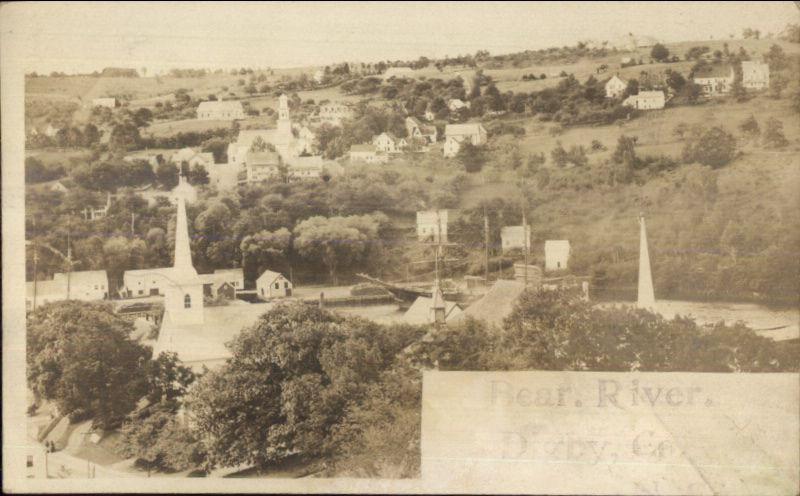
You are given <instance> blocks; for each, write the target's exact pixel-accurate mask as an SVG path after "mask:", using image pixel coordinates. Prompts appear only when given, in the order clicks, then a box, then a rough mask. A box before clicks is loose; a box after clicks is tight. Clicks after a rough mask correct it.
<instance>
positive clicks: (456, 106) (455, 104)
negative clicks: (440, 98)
mask: <svg viewBox="0 0 800 496" xmlns="http://www.w3.org/2000/svg"><path fill="white" fill-rule="evenodd" d="M447 108H448V109H450V112H458V111H459V110H461V109H464V108H469V102H466V103H465V102H463V101H462V100H460V99H458V98H451V99H450V100H448V102H447Z"/></svg>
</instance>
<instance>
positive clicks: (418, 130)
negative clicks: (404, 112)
mask: <svg viewBox="0 0 800 496" xmlns="http://www.w3.org/2000/svg"><path fill="white" fill-rule="evenodd" d="M405 124H406V131H407V132H408V137H409V138H411V139H413V138H420V139H424V140H425V141H427V142H428V143H436V139H437V137H438V136H437V132H436V126H429V125H427V124H423V123H422V122H420V120H419V119H417V118H416V117H412V116H409V117H406V122H405Z"/></svg>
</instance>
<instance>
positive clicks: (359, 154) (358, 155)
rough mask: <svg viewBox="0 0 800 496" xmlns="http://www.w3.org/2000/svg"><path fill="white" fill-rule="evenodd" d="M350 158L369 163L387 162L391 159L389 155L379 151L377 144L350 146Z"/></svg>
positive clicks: (354, 160)
mask: <svg viewBox="0 0 800 496" xmlns="http://www.w3.org/2000/svg"><path fill="white" fill-rule="evenodd" d="M350 160H351V161H353V162H356V161H359V162H366V163H368V164H385V163H386V162H387V161H388V160H389V156H388V155H386V154H385V153H383V152H379V151H378V149H377V148H376V147H375V145H370V144H364V145H353V146H351V147H350Z"/></svg>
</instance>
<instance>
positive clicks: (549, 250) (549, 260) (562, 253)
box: [544, 239, 571, 271]
mask: <svg viewBox="0 0 800 496" xmlns="http://www.w3.org/2000/svg"><path fill="white" fill-rule="evenodd" d="M570 252H571V247H570V245H569V240H566V239H548V240H547V241H545V242H544V269H545V270H546V271H553V270H564V269H566V268H567V267H568V264H569V256H570Z"/></svg>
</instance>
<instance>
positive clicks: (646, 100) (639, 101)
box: [622, 90, 666, 110]
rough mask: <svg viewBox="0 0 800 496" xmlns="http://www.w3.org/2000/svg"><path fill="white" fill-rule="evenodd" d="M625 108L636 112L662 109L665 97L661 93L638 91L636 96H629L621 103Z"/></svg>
mask: <svg viewBox="0 0 800 496" xmlns="http://www.w3.org/2000/svg"><path fill="white" fill-rule="evenodd" d="M622 104H623V105H625V106H626V107H632V108H635V109H637V110H654V109H663V108H664V105H665V104H666V97H665V96H664V92H663V91H660V90H659V91H640V92H639V93H638V94H636V95H631V96H629V97H628V98H626V99H625V101H624V102H622Z"/></svg>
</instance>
